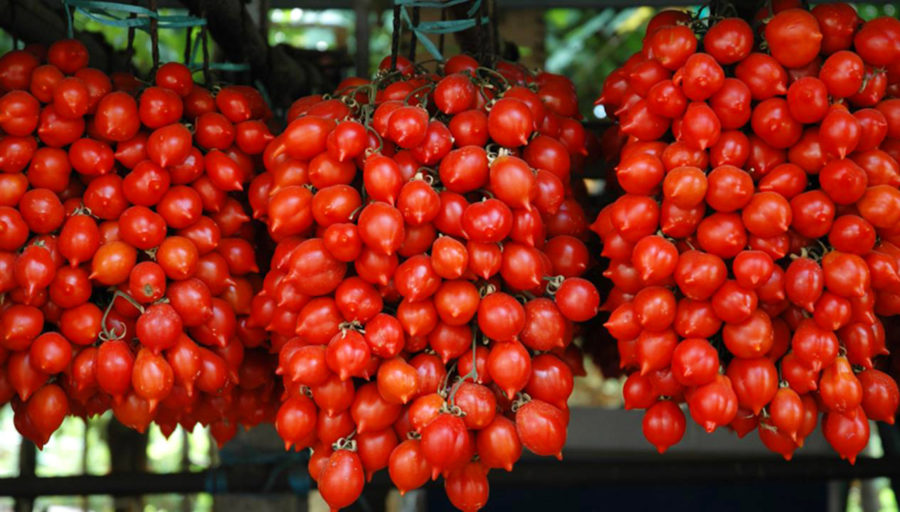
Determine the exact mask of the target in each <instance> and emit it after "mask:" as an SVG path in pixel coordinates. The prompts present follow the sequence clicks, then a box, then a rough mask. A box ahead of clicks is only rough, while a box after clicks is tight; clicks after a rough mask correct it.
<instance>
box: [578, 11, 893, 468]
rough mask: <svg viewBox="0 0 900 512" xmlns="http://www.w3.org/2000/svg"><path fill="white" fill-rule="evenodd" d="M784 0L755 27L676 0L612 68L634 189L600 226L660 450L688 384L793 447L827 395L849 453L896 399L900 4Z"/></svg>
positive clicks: (829, 435)
mask: <svg viewBox="0 0 900 512" xmlns="http://www.w3.org/2000/svg"><path fill="white" fill-rule="evenodd" d="M777 4H779V2H776V5H775V6H774V10H773V12H768V11H764V12H762V13H760V15H759V16H758V17H757V18H758V21H759V22H760V30H759V31H758V33H754V30H753V28H751V26H750V25H749V24H748V23H746V22H745V21H743V20H741V19H738V18H725V19H721V18H717V19H715V20H713V19H709V20H692V19H691V18H690V17H689V16H688V15H687V14H685V13H682V12H675V11H664V12H662V13H660V14H659V15H657V16H656V17H655V18H654V19H653V20H652V21H651V22H650V24H649V26H648V28H647V35H646V37H645V39H644V45H643V50H642V51H641V52H640V53H637V54H635V55H634V56H633V57H632V58H630V59H629V60H628V62H626V64H625V65H624V66H622V67H621V68H620V69H618V70H616V71H615V72H614V73H613V74H612V75H611V76H610V77H609V79H608V80H607V81H606V82H605V84H604V89H603V94H602V96H601V98H600V99H599V100H598V103H601V104H603V105H605V106H606V108H607V109H608V111H609V112H612V113H614V114H615V115H616V116H617V117H618V122H619V124H618V129H619V130H620V131H621V135H622V140H623V146H622V147H621V152H620V159H619V162H618V166H617V167H616V170H615V177H616V179H617V181H618V185H619V186H620V187H621V189H622V190H623V191H624V194H623V195H622V196H621V197H619V198H618V199H617V200H616V201H615V202H613V203H612V204H610V205H609V206H607V207H606V208H604V209H603V210H602V212H601V213H600V215H599V216H598V218H597V220H596V222H595V223H594V224H593V226H592V229H593V230H594V231H596V232H597V233H598V234H599V235H600V236H601V237H602V238H603V241H604V248H603V255H604V256H605V257H607V258H609V264H608V267H607V269H606V272H605V275H606V276H607V277H608V278H609V279H610V280H612V282H613V283H614V288H613V293H612V294H611V296H610V299H609V301H608V302H607V308H606V309H607V310H608V311H610V312H611V313H610V316H609V320H608V321H607V323H606V326H607V328H608V329H609V331H610V333H611V334H612V335H613V336H614V337H615V338H616V340H617V342H618V343H617V344H618V349H619V355H620V364H621V365H622V366H623V367H626V368H628V369H629V370H630V371H631V372H632V373H631V374H630V375H629V377H628V379H627V381H626V383H625V388H624V394H625V403H626V407H628V408H640V409H646V413H645V415H644V421H643V431H644V435H645V436H646V438H647V439H648V440H649V441H650V442H651V443H653V444H654V445H656V446H657V447H658V449H659V451H660V452H662V451H664V450H665V449H666V448H667V447H669V446H671V445H673V444H675V443H677V442H678V441H679V440H680V439H681V437H682V435H683V433H684V430H685V416H684V414H683V412H682V410H681V408H680V407H679V405H678V404H679V403H681V402H685V403H686V404H687V409H688V410H689V411H690V415H691V417H692V418H693V419H694V420H695V421H696V422H697V423H698V424H700V425H701V426H703V427H704V428H705V429H706V430H707V431H713V430H715V429H716V428H717V427H721V426H729V427H730V428H732V429H733V430H735V431H736V432H737V433H738V435H740V436H743V435H745V434H747V433H748V432H750V431H751V430H753V429H754V428H757V429H758V432H759V436H760V438H761V439H762V441H763V442H764V443H765V445H766V446H767V447H768V448H769V449H770V450H772V451H774V452H777V453H780V454H782V455H783V456H784V457H785V458H788V459H789V458H790V457H791V455H792V454H793V453H794V451H795V450H796V449H797V448H798V447H800V446H802V444H803V439H804V437H806V436H807V435H808V434H809V433H810V432H811V431H812V430H813V429H814V428H815V426H816V423H817V420H818V415H819V413H820V412H821V413H824V420H823V430H824V435H825V438H826V439H827V440H828V441H829V442H830V444H831V445H832V447H833V448H834V449H835V450H836V451H837V452H838V453H839V454H840V455H841V457H843V458H846V459H849V460H850V461H851V462H853V461H854V460H855V457H856V455H857V454H858V453H859V451H860V450H862V448H863V447H865V446H866V443H867V441H868V438H869V423H868V420H869V419H872V420H880V421H886V422H893V420H894V415H895V412H896V409H897V405H898V401H900V394H898V390H897V384H896V382H895V381H894V379H893V378H892V377H891V376H890V375H889V374H887V373H885V372H882V371H880V370H878V369H876V368H875V366H876V365H878V362H877V361H876V360H875V358H876V357H877V356H879V355H883V354H887V348H886V343H885V331H884V327H883V324H882V320H881V318H882V317H887V316H892V315H895V314H897V313H900V271H898V268H900V237H898V234H900V190H898V186H900V166H898V158H900V99H892V97H893V96H896V95H898V93H900V21H898V20H896V19H891V18H879V19H874V20H872V21H869V22H866V23H863V22H862V21H861V20H860V18H859V17H858V16H857V14H856V12H855V11H854V9H853V8H852V7H851V6H849V5H847V4H841V3H835V4H823V5H819V6H817V7H815V8H814V9H813V10H812V11H811V12H810V11H807V10H805V9H802V8H798V7H799V4H798V3H797V2H790V1H787V2H780V5H777Z"/></svg>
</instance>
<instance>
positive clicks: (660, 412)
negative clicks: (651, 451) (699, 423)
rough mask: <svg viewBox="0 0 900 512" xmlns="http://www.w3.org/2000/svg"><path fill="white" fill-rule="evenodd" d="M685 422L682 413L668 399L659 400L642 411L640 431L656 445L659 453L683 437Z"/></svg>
mask: <svg viewBox="0 0 900 512" xmlns="http://www.w3.org/2000/svg"><path fill="white" fill-rule="evenodd" d="M685 428H686V422H685V419H684V413H683V412H681V409H679V408H678V406H677V405H676V404H675V402H672V401H670V400H661V401H659V402H656V403H655V404H653V405H652V406H651V407H650V408H649V409H647V412H645V413H644V419H643V421H642V431H643V433H644V437H645V438H647V440H648V441H649V442H650V443H651V444H653V445H654V446H656V449H657V451H659V453H663V452H665V451H666V450H667V449H668V448H669V447H670V446H672V445H674V444H677V443H678V442H679V441H681V438H682V437H684V431H685Z"/></svg>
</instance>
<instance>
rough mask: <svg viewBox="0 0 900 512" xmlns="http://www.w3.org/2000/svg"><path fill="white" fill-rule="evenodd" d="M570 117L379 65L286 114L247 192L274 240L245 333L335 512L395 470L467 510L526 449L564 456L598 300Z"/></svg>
mask: <svg viewBox="0 0 900 512" xmlns="http://www.w3.org/2000/svg"><path fill="white" fill-rule="evenodd" d="M576 116H577V103H576V97H575V91H574V87H573V86H572V84H571V82H569V81H568V80H567V79H565V78H563V77H560V76H557V75H551V74H547V73H541V74H538V75H537V76H533V75H531V74H529V73H527V72H526V71H525V70H524V69H522V68H521V67H519V66H515V65H509V64H507V63H501V64H499V65H498V66H497V67H496V69H486V68H482V67H479V65H478V62H477V61H475V60H474V59H473V58H471V57H467V56H456V57H453V58H451V59H449V60H448V61H446V63H445V64H444V66H443V68H442V69H441V71H440V72H438V73H430V72H426V71H423V70H421V69H419V68H417V67H416V66H414V65H412V64H411V63H410V62H409V61H407V60H405V59H403V58H398V59H397V60H396V68H395V69H394V70H393V71H392V70H391V63H390V59H385V61H384V62H383V64H382V68H381V71H380V72H379V73H378V74H377V75H376V77H375V78H374V79H373V80H371V81H370V80H363V79H357V78H353V79H348V80H346V81H345V82H344V83H342V84H341V85H340V87H339V90H338V91H337V92H336V93H335V94H334V95H332V96H310V97H305V98H301V99H299V100H297V101H296V102H295V103H294V104H293V105H292V106H291V108H290V111H289V114H288V120H289V122H290V124H289V125H288V126H287V128H286V129H285V131H284V132H283V133H282V134H281V135H279V136H277V137H276V138H275V139H274V140H273V141H272V142H271V143H270V144H269V146H268V147H267V149H266V152H265V154H264V156H263V161H264V164H265V168H266V172H264V173H262V174H260V175H259V176H257V177H256V178H255V179H254V180H253V182H252V183H251V184H250V188H249V196H250V197H249V199H250V203H251V205H252V207H253V215H254V217H256V218H259V219H262V220H264V221H265V223H266V225H267V226H268V232H269V235H270V236H271V238H272V239H273V240H275V241H276V242H277V246H276V247H275V249H274V255H273V257H272V260H271V269H270V271H269V272H268V273H267V274H266V278H265V282H264V284H263V287H262V291H260V292H259V293H258V294H257V295H256V297H254V299H253V302H252V307H251V315H250V318H251V320H252V321H253V322H254V325H262V326H265V328H266V329H267V330H268V331H270V333H271V345H272V349H273V351H274V350H277V351H278V357H279V366H278V373H279V374H280V375H282V377H283V381H284V387H285V389H286V391H285V399H284V402H283V404H282V405H281V408H280V410H279V411H278V414H277V417H276V422H275V426H276V428H277V430H278V433H279V435H280V436H281V437H282V438H283V439H284V442H285V446H286V447H288V448H289V447H291V446H293V447H294V448H295V449H303V448H306V447H311V448H312V450H313V452H312V457H311V459H310V462H309V472H310V475H311V476H312V477H313V478H314V479H316V480H317V482H318V488H319V491H320V492H321V494H322V496H323V497H324V499H325V500H326V501H327V502H328V503H329V505H330V506H331V507H332V508H334V509H337V508H341V507H345V506H347V505H350V504H351V503H353V502H354V501H355V500H356V499H357V497H358V496H359V495H360V493H361V492H362V490H363V486H364V482H365V481H366V479H368V478H371V476H372V474H373V473H374V472H375V471H377V470H380V469H382V468H388V470H389V473H390V477H391V479H392V480H393V482H394V484H395V485H396V486H397V487H398V488H399V489H400V490H401V491H402V492H405V491H408V490H411V489H415V488H418V487H420V486H422V485H424V484H425V483H426V482H428V481H429V480H431V479H435V478H437V477H438V476H439V475H443V476H444V479H445V480H444V487H445V489H446V491H447V494H448V496H449V498H450V500H451V502H452V503H453V504H454V505H455V506H457V507H458V508H460V509H463V510H476V509H478V508H480V507H482V506H483V505H484V504H485V502H486V501H487V498H488V481H487V473H488V470H490V469H492V468H502V469H506V470H508V471H510V470H512V468H513V465H514V464H515V463H516V461H517V460H518V459H519V457H520V454H521V452H522V447H523V446H524V447H526V448H528V449H529V450H531V451H532V452H534V453H536V454H538V455H545V456H546V455H554V456H557V457H560V456H561V450H562V447H563V444H564V442H565V438H566V426H567V423H568V410H567V407H566V400H567V398H568V397H569V395H570V393H571V391H572V384H573V382H572V381H573V368H574V371H575V372H577V371H579V370H583V369H582V368H580V358H581V353H580V351H579V350H578V349H577V347H576V346H574V345H572V344H571V342H572V338H573V334H574V323H575V322H583V321H585V320H587V319H589V318H591V317H593V316H594V315H595V313H596V311H597V309H598V306H599V301H600V300H599V295H598V293H597V291H596V289H595V288H594V286H593V285H592V284H591V283H590V282H588V281H587V280H585V279H583V278H580V277H579V276H580V275H582V274H583V273H584V272H585V270H586V268H587V266H588V263H589V259H590V258H589V255H588V250H587V248H586V246H585V244H584V243H583V242H582V240H581V238H582V237H584V236H585V234H586V232H587V222H586V220H585V214H584V212H583V210H582V208H581V207H580V206H579V203H578V202H577V201H576V200H575V195H574V194H575V193H576V192H578V190H577V189H576V188H573V185H572V178H573V177H575V172H576V171H577V168H578V162H580V161H581V159H583V152H584V137H585V135H584V130H583V128H582V126H581V124H580V123H579V122H578V121H577V119H576V118H575V117H576Z"/></svg>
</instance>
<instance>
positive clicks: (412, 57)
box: [409, 7, 419, 62]
mask: <svg viewBox="0 0 900 512" xmlns="http://www.w3.org/2000/svg"><path fill="white" fill-rule="evenodd" d="M418 24H419V8H418V7H413V14H412V26H414V27H415V26H417V25H418ZM418 41H419V34H418V33H417V32H416V31H415V30H413V31H411V32H410V33H409V61H410V62H415V61H416V43H417V42H418Z"/></svg>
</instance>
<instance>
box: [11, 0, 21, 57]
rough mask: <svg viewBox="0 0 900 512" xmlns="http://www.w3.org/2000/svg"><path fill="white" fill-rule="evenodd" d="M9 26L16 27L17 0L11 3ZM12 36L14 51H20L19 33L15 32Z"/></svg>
mask: <svg viewBox="0 0 900 512" xmlns="http://www.w3.org/2000/svg"><path fill="white" fill-rule="evenodd" d="M9 25H10V26H12V27H15V26H16V0H12V1H10V2H9ZM11 35H12V44H13V46H12V47H13V50H18V49H19V36H18V33H17V32H15V31H13V32H12V33H11Z"/></svg>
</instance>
